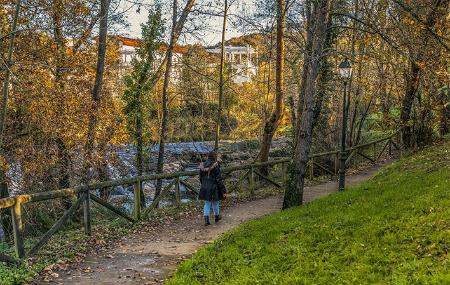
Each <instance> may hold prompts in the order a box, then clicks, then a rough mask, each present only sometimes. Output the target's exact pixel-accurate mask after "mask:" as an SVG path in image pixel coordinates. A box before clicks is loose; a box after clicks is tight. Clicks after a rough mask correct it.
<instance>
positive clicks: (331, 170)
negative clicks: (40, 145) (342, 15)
mask: <svg viewBox="0 0 450 285" xmlns="http://www.w3.org/2000/svg"><path fill="white" fill-rule="evenodd" d="M395 135H396V133H394V134H392V135H390V136H387V137H384V138H381V139H378V140H375V141H371V142H368V143H364V144H361V145H357V146H353V147H350V148H348V149H347V154H348V155H347V160H346V165H348V164H349V163H350V162H351V161H352V159H353V160H355V158H356V157H358V156H359V157H361V158H363V159H365V160H368V161H370V162H372V163H374V162H376V161H377V160H378V159H380V157H381V156H382V155H383V153H384V152H385V150H386V149H387V148H388V149H389V154H390V153H391V150H392V146H394V147H395V148H396V149H399V147H398V145H397V143H395V141H394V137H395ZM380 143H384V145H383V147H382V148H381V151H379V152H377V150H376V145H377V144H380ZM370 147H373V156H372V157H370V154H368V153H364V151H365V150H366V149H367V148H370ZM339 154H340V152H339V151H338V150H335V151H329V152H323V153H317V154H312V155H311V156H310V159H309V162H308V166H309V179H314V175H315V173H316V172H317V169H320V170H321V171H322V172H324V173H326V174H329V175H331V176H333V175H336V174H337V171H338V164H339ZM330 156H331V157H333V158H334V159H331V160H334V164H333V165H332V166H330V165H324V164H322V163H321V160H320V159H324V158H327V157H330ZM329 161H330V160H329ZM290 162H292V160H291V158H280V159H274V160H270V161H267V162H255V163H249V164H241V165H232V166H227V167H224V168H222V172H223V173H225V174H226V173H232V172H235V171H241V170H246V172H245V173H244V175H242V176H240V177H239V178H238V180H237V181H236V183H235V184H234V185H233V186H231V187H230V188H229V190H230V191H234V190H236V189H237V188H239V187H240V185H241V184H242V182H243V181H244V180H245V179H248V185H249V188H250V193H251V194H253V191H254V190H255V179H256V177H259V179H260V180H264V181H266V182H268V183H270V184H272V185H274V186H275V187H282V185H283V184H284V183H285V181H286V177H287V175H286V173H287V168H286V166H287V164H288V163H290ZM276 165H281V177H282V181H281V182H277V181H275V179H274V178H272V177H270V176H267V175H264V174H263V173H262V172H260V171H258V169H259V168H263V167H273V166H276ZM198 174H199V173H198V171H180V172H173V173H162V174H151V175H143V176H136V177H132V178H124V179H117V180H111V181H105V182H99V183H92V184H89V185H81V186H77V187H71V188H66V189H59V190H53V191H46V192H40V193H33V194H23V195H17V196H12V197H7V198H3V199H0V209H6V208H10V209H11V219H12V225H13V234H14V247H15V253H16V256H17V257H18V258H24V257H26V256H32V255H34V254H35V253H36V252H37V251H38V250H39V249H40V248H41V247H42V246H44V245H45V244H46V243H47V242H48V240H49V239H50V238H51V236H52V235H53V234H55V233H56V232H57V231H58V230H60V229H61V228H62V227H63V225H64V224H65V223H66V222H67V221H68V220H69V218H70V217H71V216H73V215H74V214H75V213H76V211H77V209H78V208H79V207H81V206H83V217H84V219H83V221H84V231H85V233H86V234H87V235H90V234H91V215H90V213H91V207H90V201H91V200H92V201H94V202H96V203H97V204H99V205H100V206H103V207H105V208H106V209H108V210H110V211H112V212H113V213H115V214H116V215H118V216H120V217H122V218H124V219H126V220H128V221H130V222H136V221H138V220H140V219H142V217H147V216H148V214H149V213H150V212H151V211H152V210H154V209H155V208H156V207H157V206H158V204H159V202H160V201H161V199H163V198H165V197H166V196H167V194H168V193H169V192H170V190H171V189H172V187H175V203H176V205H180V204H181V201H180V185H183V186H184V187H186V189H187V190H189V191H191V192H193V193H196V194H198V190H197V188H198V187H195V186H193V185H191V184H190V183H188V182H187V181H184V180H182V179H181V177H194V176H197V175H198ZM159 179H173V181H172V182H171V183H169V184H168V185H166V186H165V187H164V188H163V189H162V191H161V193H160V195H159V196H158V197H156V198H155V200H154V201H153V202H152V204H151V205H150V206H149V207H147V208H144V209H142V208H141V201H140V197H141V196H140V192H141V191H142V183H143V182H146V181H153V180H159ZM124 185H133V187H134V206H133V216H130V215H129V214H128V213H125V212H124V211H122V210H121V209H119V208H117V207H116V206H114V205H112V204H110V203H109V202H107V201H105V200H103V199H101V198H99V197H97V196H96V195H95V194H94V193H91V191H95V190H99V189H105V188H109V187H114V186H124ZM67 197H77V199H76V201H75V202H74V203H73V204H72V206H71V207H70V208H69V209H68V210H67V211H66V212H65V213H64V215H63V216H62V217H61V218H60V219H59V220H58V221H57V222H56V223H55V224H54V225H53V226H52V227H51V228H50V229H49V230H48V231H47V232H46V233H45V234H44V235H43V236H42V237H41V239H40V240H39V241H38V242H36V244H34V245H33V246H32V247H31V249H30V250H29V251H28V252H26V251H25V247H24V226H23V225H24V221H23V215H22V208H23V206H24V205H25V204H27V203H35V202H39V201H46V200H53V199H59V198H67ZM11 260H16V259H14V258H12V257H10V256H5V255H0V261H7V262H11ZM16 261H17V260H16Z"/></svg>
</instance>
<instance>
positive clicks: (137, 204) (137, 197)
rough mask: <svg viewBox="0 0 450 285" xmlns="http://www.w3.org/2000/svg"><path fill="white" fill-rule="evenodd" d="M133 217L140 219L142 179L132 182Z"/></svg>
mask: <svg viewBox="0 0 450 285" xmlns="http://www.w3.org/2000/svg"><path fill="white" fill-rule="evenodd" d="M133 190H134V209H133V212H134V218H135V219H136V220H140V219H141V191H142V181H140V180H138V182H136V183H135V184H134V189H133Z"/></svg>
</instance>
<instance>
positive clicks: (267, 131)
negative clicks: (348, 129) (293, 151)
mask: <svg viewBox="0 0 450 285" xmlns="http://www.w3.org/2000/svg"><path fill="white" fill-rule="evenodd" d="M285 27H286V3H285V1H284V0H277V62H276V87H275V89H276V90H275V93H276V99H275V109H274V110H273V112H272V115H271V116H270V118H269V120H268V121H267V122H265V126H264V134H263V138H262V143H261V149H260V152H259V159H260V160H261V161H267V160H268V159H269V151H270V146H271V144H272V138H273V136H274V134H275V131H276V130H277V128H278V125H279V123H280V120H281V118H282V116H283V109H284V104H283V97H284V95H283V94H284V56H285V55H284V54H285V52H284V46H285V44H284V33H285Z"/></svg>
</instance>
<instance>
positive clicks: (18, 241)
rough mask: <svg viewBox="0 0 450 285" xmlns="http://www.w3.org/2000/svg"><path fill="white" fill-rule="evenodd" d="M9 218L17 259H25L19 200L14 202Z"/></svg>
mask: <svg viewBox="0 0 450 285" xmlns="http://www.w3.org/2000/svg"><path fill="white" fill-rule="evenodd" d="M11 217H12V225H13V232H14V247H15V250H16V255H17V257H18V258H24V257H25V247H24V245H23V221H22V204H21V202H20V200H19V199H18V200H16V204H15V205H14V206H13V207H11Z"/></svg>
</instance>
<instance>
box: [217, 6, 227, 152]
mask: <svg viewBox="0 0 450 285" xmlns="http://www.w3.org/2000/svg"><path fill="white" fill-rule="evenodd" d="M227 14H228V0H225V2H224V9H223V24H222V43H221V46H220V48H221V50H220V51H221V53H220V70H219V102H218V106H217V119H216V135H215V138H214V150H215V151H218V150H219V140H220V126H221V124H222V105H223V89H224V78H223V72H224V68H225V33H226V29H227Z"/></svg>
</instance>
